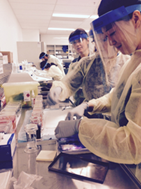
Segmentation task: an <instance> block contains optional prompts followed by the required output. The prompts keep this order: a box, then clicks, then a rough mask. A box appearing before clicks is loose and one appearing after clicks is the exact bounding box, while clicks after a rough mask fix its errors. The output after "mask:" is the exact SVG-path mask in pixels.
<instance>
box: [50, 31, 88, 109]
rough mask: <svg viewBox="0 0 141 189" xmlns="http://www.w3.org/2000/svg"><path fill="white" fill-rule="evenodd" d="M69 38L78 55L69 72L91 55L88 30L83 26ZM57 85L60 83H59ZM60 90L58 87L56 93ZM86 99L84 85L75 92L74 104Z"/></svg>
mask: <svg viewBox="0 0 141 189" xmlns="http://www.w3.org/2000/svg"><path fill="white" fill-rule="evenodd" d="M68 40H69V43H70V44H72V48H73V49H74V51H75V53H76V54H77V55H78V57H77V58H74V60H73V61H72V62H71V64H70V65H69V68H68V73H69V72H70V71H71V70H73V69H74V68H75V66H76V65H77V63H78V62H79V60H80V59H82V58H83V57H87V56H89V55H90V50H89V36H88V34H87V32H86V31H85V30H84V29H82V28H77V29H76V30H75V31H73V32H71V34H70V35H69V38H68ZM56 85H58V83H57V84H56ZM58 86H59V85H58ZM58 90H59V89H58ZM58 90H57V89H56V93H58V92H59V91H58ZM56 97H57V94H55V98H56ZM56 99H57V98H56ZM84 99H85V97H84V94H83V90H82V87H81V86H80V87H79V88H77V90H76V91H75V93H74V94H73V104H74V106H77V105H79V104H81V103H82V102H83V101H84ZM49 104H50V103H49ZM51 104H52V103H51Z"/></svg>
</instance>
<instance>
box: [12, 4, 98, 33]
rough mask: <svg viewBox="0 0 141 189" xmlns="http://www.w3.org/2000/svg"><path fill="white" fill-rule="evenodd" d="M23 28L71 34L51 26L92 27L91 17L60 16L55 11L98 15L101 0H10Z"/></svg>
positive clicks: (87, 28)
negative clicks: (54, 14)
mask: <svg viewBox="0 0 141 189" xmlns="http://www.w3.org/2000/svg"><path fill="white" fill-rule="evenodd" d="M8 2H9V4H10V6H11V8H12V10H13V12H14V14H15V16H16V18H17V20H18V22H19V24H20V26H21V28H22V29H30V30H32V29H33V30H39V33H40V34H48V35H49V34H57V35H58V34H67V35H68V34H70V32H71V31H54V30H48V28H49V27H51V28H74V29H76V28H83V29H85V30H89V29H90V22H92V20H93V19H91V18H85V19H84V18H60V17H53V16H52V14H53V13H65V14H81V15H82V14H83V15H90V16H92V15H97V8H98V5H99V3H100V0H8Z"/></svg>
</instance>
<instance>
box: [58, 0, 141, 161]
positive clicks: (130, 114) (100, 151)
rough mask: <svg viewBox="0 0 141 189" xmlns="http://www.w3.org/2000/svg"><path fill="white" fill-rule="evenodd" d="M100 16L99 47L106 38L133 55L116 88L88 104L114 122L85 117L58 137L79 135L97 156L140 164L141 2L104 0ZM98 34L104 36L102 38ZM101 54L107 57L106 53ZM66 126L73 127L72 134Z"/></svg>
mask: <svg viewBox="0 0 141 189" xmlns="http://www.w3.org/2000/svg"><path fill="white" fill-rule="evenodd" d="M98 14H99V16H100V17H99V18H98V19H97V20H95V21H93V22H92V27H93V31H94V33H95V39H96V41H97V43H98V42H99V44H98V47H99V48H100V46H101V44H100V43H101V41H103V39H104V40H107V41H108V42H109V44H110V45H112V46H114V47H115V48H116V49H118V50H120V51H121V52H122V53H123V54H132V56H131V59H130V60H129V61H128V62H127V63H125V64H124V66H123V67H122V69H121V71H120V75H119V80H118V82H117V84H116V86H115V88H114V89H113V90H112V91H110V93H108V94H106V95H105V96H103V97H100V98H98V99H93V100H90V101H89V102H88V108H90V107H91V112H89V113H96V112H104V113H107V112H110V113H111V120H105V119H88V118H86V117H83V119H81V120H80V119H78V120H73V121H72V124H69V125H65V124H64V125H63V124H62V126H61V123H60V126H59V125H58V127H57V128H56V130H55V132H56V135H58V136H59V137H60V136H61V135H63V136H64V137H65V136H66V135H67V136H70V134H71V135H73V134H74V133H75V132H79V139H80V141H81V142H82V144H83V145H84V146H86V148H88V149H89V150H90V151H91V152H93V153H94V154H96V155H97V156H99V157H102V158H104V159H107V160H109V161H112V162H116V163H122V164H138V163H140V162H141V137H140V133H141V118H140V112H141V103H140V102H141V35H140V34H141V1H140V0H128V1H127V0H118V1H115V0H102V1H101V3H100V5H99V8H98ZM99 33H101V34H102V33H103V36H101V39H100V38H99ZM101 55H103V57H104V52H102V51H101ZM103 59H104V58H103ZM88 111H89V110H88ZM67 127H68V128H71V129H70V134H69V131H68V133H67Z"/></svg>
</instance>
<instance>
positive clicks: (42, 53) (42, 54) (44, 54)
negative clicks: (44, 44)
mask: <svg viewBox="0 0 141 189" xmlns="http://www.w3.org/2000/svg"><path fill="white" fill-rule="evenodd" d="M44 56H48V55H47V54H46V53H44V52H41V54H40V55H39V59H42V58H43V57H44Z"/></svg>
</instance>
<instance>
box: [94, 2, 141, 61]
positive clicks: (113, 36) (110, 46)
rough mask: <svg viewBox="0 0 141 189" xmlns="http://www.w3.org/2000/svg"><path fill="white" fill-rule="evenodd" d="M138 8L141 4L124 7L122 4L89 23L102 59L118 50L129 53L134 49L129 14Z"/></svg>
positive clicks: (112, 55)
mask: <svg viewBox="0 0 141 189" xmlns="http://www.w3.org/2000/svg"><path fill="white" fill-rule="evenodd" d="M140 9H141V5H132V6H129V7H126V8H125V7H124V6H122V7H120V8H118V9H115V10H113V11H110V12H108V13H106V14H104V15H102V16H101V17H99V18H98V19H96V20H94V21H93V22H92V23H91V27H92V30H93V33H94V38H95V41H96V44H97V48H98V51H99V53H100V55H101V57H102V58H103V60H105V59H106V58H112V57H114V56H115V54H117V52H118V51H121V52H122V53H123V54H131V53H132V52H133V51H134V50H135V49H136V44H135V40H136V29H135V28H134V26H133V23H132V22H131V20H130V18H129V14H131V13H132V12H133V11H134V10H140Z"/></svg>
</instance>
